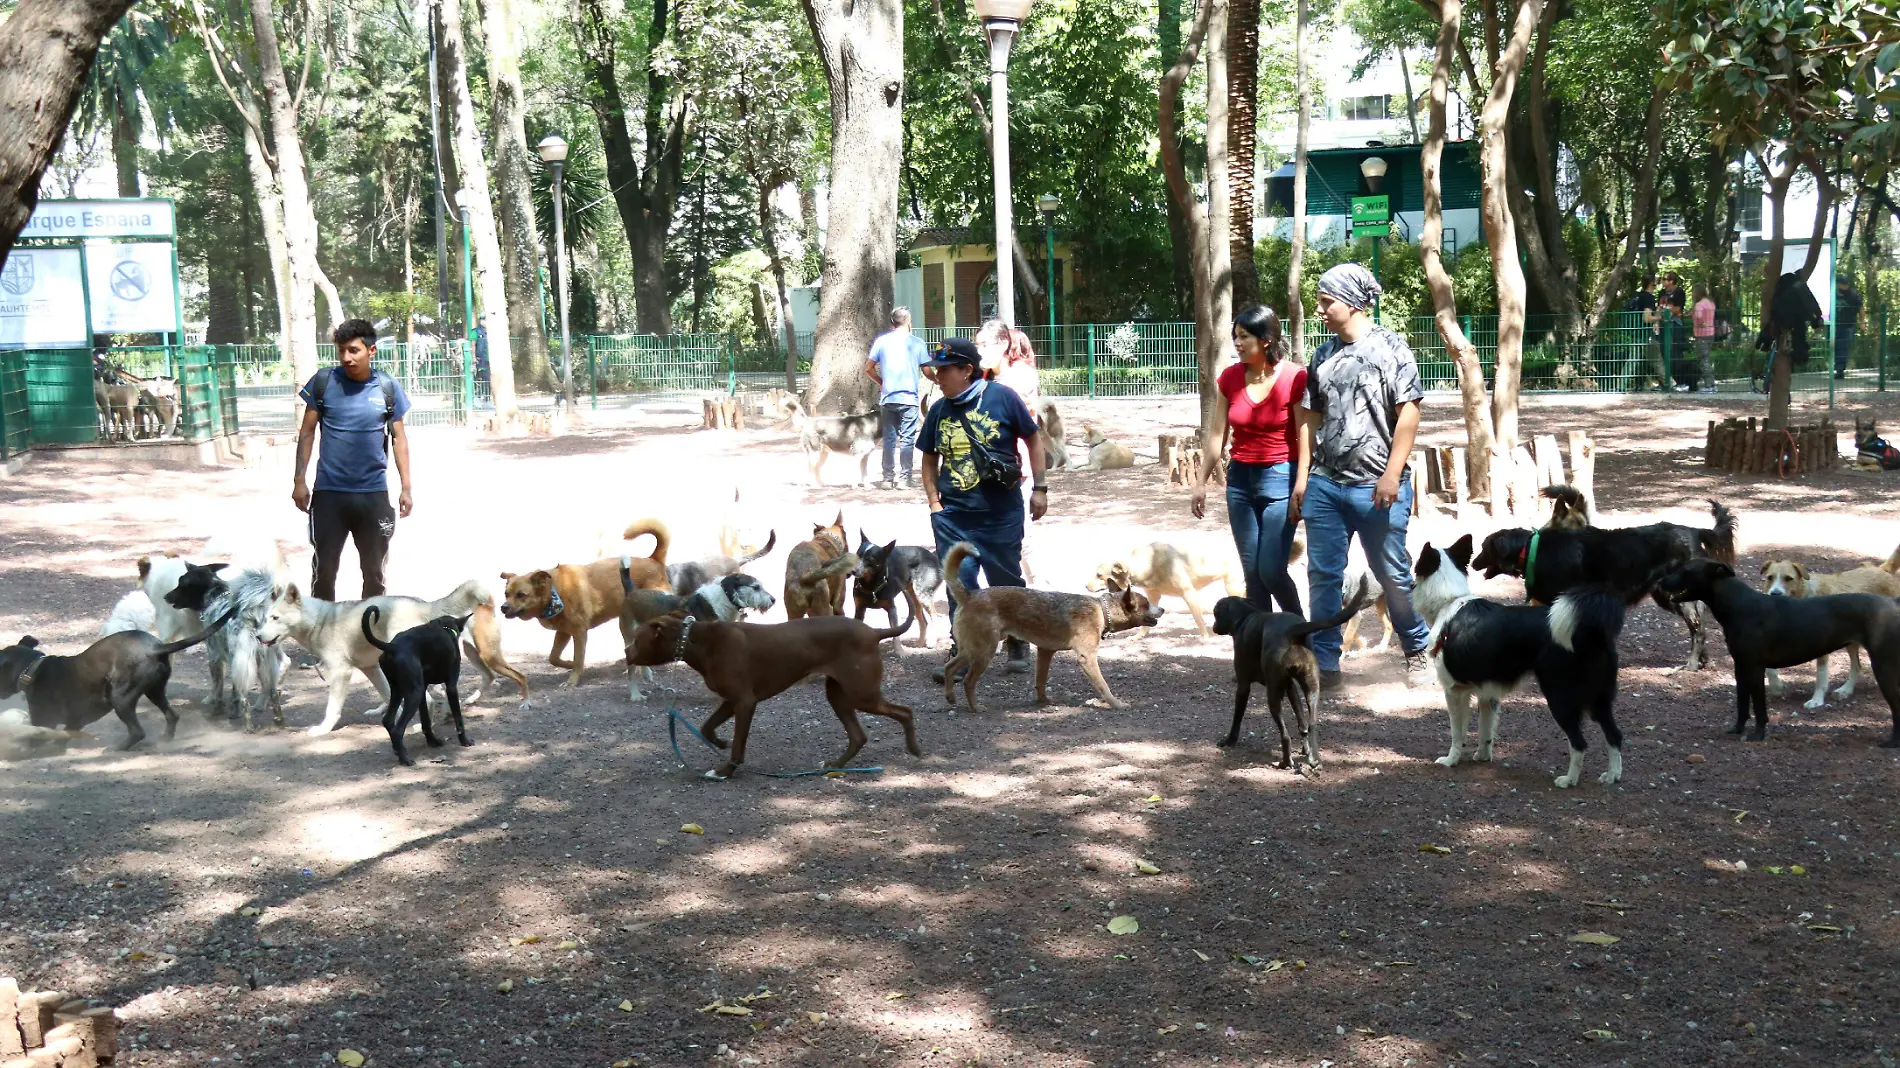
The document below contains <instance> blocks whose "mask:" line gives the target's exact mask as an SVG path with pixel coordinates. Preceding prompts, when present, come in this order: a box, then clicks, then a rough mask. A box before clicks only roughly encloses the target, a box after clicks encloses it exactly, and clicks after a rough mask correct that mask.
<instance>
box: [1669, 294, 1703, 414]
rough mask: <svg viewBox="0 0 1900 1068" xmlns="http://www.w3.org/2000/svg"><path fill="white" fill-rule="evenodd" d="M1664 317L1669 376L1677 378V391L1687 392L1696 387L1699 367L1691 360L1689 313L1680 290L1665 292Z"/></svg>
mask: <svg viewBox="0 0 1900 1068" xmlns="http://www.w3.org/2000/svg"><path fill="white" fill-rule="evenodd" d="M1662 317H1663V348H1664V350H1665V351H1666V352H1667V353H1668V356H1669V377H1670V378H1672V379H1674V380H1675V383H1676V392H1677V393H1687V392H1689V391H1690V390H1692V389H1694V388H1695V384H1696V377H1697V369H1696V367H1695V365H1694V364H1691V363H1690V362H1689V314H1688V312H1687V310H1685V309H1684V307H1683V304H1682V299H1681V291H1680V290H1676V291H1671V292H1665V293H1664V294H1663V306H1662Z"/></svg>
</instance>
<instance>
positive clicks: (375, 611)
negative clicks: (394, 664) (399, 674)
mask: <svg viewBox="0 0 1900 1068" xmlns="http://www.w3.org/2000/svg"><path fill="white" fill-rule="evenodd" d="M358 618H359V619H360V620H361V621H362V624H363V639H364V640H365V641H367V642H369V643H370V644H371V645H374V646H375V647H376V648H378V649H380V650H382V651H383V652H385V653H386V652H388V651H389V643H388V642H386V641H383V640H382V639H381V638H378V637H377V636H376V632H375V631H373V630H371V629H370V627H371V625H373V624H374V623H375V622H376V621H377V620H379V619H381V618H383V611H382V609H380V608H377V607H376V606H375V605H370V606H369V607H368V608H365V609H363V614H362V615H361V616H360V617H358Z"/></svg>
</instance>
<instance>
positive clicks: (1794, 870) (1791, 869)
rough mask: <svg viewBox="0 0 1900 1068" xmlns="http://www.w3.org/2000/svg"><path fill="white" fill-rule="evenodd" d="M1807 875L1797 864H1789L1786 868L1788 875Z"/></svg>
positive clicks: (1804, 869) (1805, 870)
mask: <svg viewBox="0 0 1900 1068" xmlns="http://www.w3.org/2000/svg"><path fill="white" fill-rule="evenodd" d="M1807 873H1808V869H1806V868H1804V867H1802V866H1801V865H1799V864H1790V865H1789V866H1788V874H1789V875H1806V874H1807Z"/></svg>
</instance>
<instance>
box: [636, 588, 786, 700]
mask: <svg viewBox="0 0 1900 1068" xmlns="http://www.w3.org/2000/svg"><path fill="white" fill-rule="evenodd" d="M631 563H632V558H631V557H621V565H622V568H621V572H620V582H621V585H622V587H623V589H622V593H623V595H624V597H623V600H622V601H621V602H620V644H621V647H622V648H623V649H625V650H626V653H627V699H628V700H629V701H632V702H633V703H634V704H636V705H637V704H639V703H640V702H642V701H644V700H646V694H643V693H641V692H640V683H639V681H638V680H636V679H635V678H634V672H635V671H636V670H638V671H639V672H640V674H642V675H644V676H645V678H646V681H647V682H652V681H653V669H652V668H650V667H639V666H637V665H635V664H634V662H633V635H634V632H635V631H637V630H639V629H640V627H641V625H642V624H645V623H650V622H652V621H653V620H656V619H658V618H660V617H661V616H663V615H666V614H668V613H669V612H679V611H684V612H685V613H686V614H687V615H690V616H692V617H693V618H694V619H698V620H702V621H710V620H720V621H722V622H726V623H737V622H738V621H740V620H742V619H744V618H745V614H746V613H747V612H766V611H769V610H771V607H772V606H773V605H774V604H777V603H778V602H777V600H776V599H774V598H773V596H772V594H771V591H769V590H767V589H766V588H765V587H764V585H762V584H761V583H760V582H759V580H758V579H755V578H753V577H752V576H751V575H747V574H743V573H739V574H731V575H726V576H724V577H722V578H717V579H713V580H711V581H710V582H707V583H705V584H704V585H702V586H700V587H699V588H698V589H696V590H694V591H693V592H692V594H691V595H690V596H687V597H680V596H677V595H675V594H671V593H667V592H666V591H664V590H645V589H639V588H637V587H635V586H634V584H633V575H632V572H631V571H630V570H628V568H627V566H626V565H629V564H631Z"/></svg>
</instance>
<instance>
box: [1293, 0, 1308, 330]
mask: <svg viewBox="0 0 1900 1068" xmlns="http://www.w3.org/2000/svg"><path fill="white" fill-rule="evenodd" d="M1307 2H1308V0H1299V2H1298V4H1297V7H1296V10H1295V13H1294V18H1293V96H1294V101H1295V103H1294V107H1295V108H1296V109H1297V110H1298V111H1299V116H1298V119H1297V121H1296V122H1295V123H1294V124H1293V125H1294V130H1295V133H1294V140H1293V234H1292V238H1293V240H1292V242H1291V244H1292V247H1291V248H1290V249H1288V250H1287V267H1286V328H1287V332H1288V333H1289V334H1290V335H1291V338H1292V342H1293V359H1294V360H1295V361H1297V362H1301V363H1304V362H1305V360H1306V302H1305V298H1303V297H1302V296H1301V295H1300V273H1301V271H1302V270H1303V269H1304V267H1305V264H1304V263H1303V262H1302V261H1304V260H1305V259H1306V131H1307V126H1308V124H1309V123H1311V122H1312V120H1313V99H1312V93H1313V86H1312V76H1311V74H1310V72H1309V71H1308V70H1307V69H1306V60H1307V48H1306V36H1307V32H1308V31H1309V30H1310V29H1311V27H1310V26H1309V25H1308V23H1309V22H1310V21H1311V20H1310V19H1309V18H1308V17H1307Z"/></svg>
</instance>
